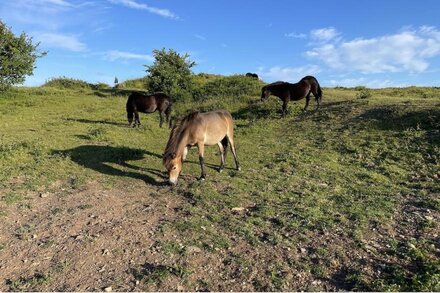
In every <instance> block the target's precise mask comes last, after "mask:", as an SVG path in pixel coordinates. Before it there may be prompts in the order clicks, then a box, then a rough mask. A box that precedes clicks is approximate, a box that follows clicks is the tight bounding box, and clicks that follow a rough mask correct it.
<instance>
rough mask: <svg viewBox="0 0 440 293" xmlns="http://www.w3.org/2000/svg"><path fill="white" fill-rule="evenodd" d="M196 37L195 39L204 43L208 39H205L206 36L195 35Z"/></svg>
mask: <svg viewBox="0 0 440 293" xmlns="http://www.w3.org/2000/svg"><path fill="white" fill-rule="evenodd" d="M194 37H195V38H197V39H199V40H202V41H206V37H204V36H201V35H197V34H196V35H194Z"/></svg>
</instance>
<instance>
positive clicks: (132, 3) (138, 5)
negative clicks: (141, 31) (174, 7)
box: [108, 0, 179, 20]
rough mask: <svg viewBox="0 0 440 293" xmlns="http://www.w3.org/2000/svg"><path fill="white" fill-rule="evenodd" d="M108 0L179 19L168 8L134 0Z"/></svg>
mask: <svg viewBox="0 0 440 293" xmlns="http://www.w3.org/2000/svg"><path fill="white" fill-rule="evenodd" d="M108 1H109V2H110V3H113V4H118V5H123V6H125V7H128V8H132V9H138V10H145V11H148V12H150V13H153V14H157V15H160V16H162V17H166V18H171V19H176V20H178V19H179V17H178V16H177V15H176V14H175V13H173V12H172V11H170V10H168V9H165V8H157V7H153V6H149V5H147V4H144V3H139V2H136V1H134V0H108Z"/></svg>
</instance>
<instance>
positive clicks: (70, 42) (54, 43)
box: [32, 32, 87, 52]
mask: <svg viewBox="0 0 440 293" xmlns="http://www.w3.org/2000/svg"><path fill="white" fill-rule="evenodd" d="M32 36H33V37H34V39H35V40H36V41H38V42H41V46H42V47H43V48H61V49H65V50H69V51H73V52H85V51H87V45H86V44H84V43H83V42H81V41H80V40H79V39H78V37H77V36H73V35H64V34H60V33H48V32H34V33H32Z"/></svg>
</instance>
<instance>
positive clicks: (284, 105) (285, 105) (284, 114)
mask: <svg viewBox="0 0 440 293" xmlns="http://www.w3.org/2000/svg"><path fill="white" fill-rule="evenodd" d="M287 103H289V100H287V99H285V100H283V113H282V114H281V116H282V117H284V116H286V115H287Z"/></svg>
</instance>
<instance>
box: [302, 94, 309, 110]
mask: <svg viewBox="0 0 440 293" xmlns="http://www.w3.org/2000/svg"><path fill="white" fill-rule="evenodd" d="M310 93H311V92H309V93H308V94H307V96H306V105H305V106H304V109H303V111H304V112H305V111H307V108H308V107H309V103H310Z"/></svg>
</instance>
